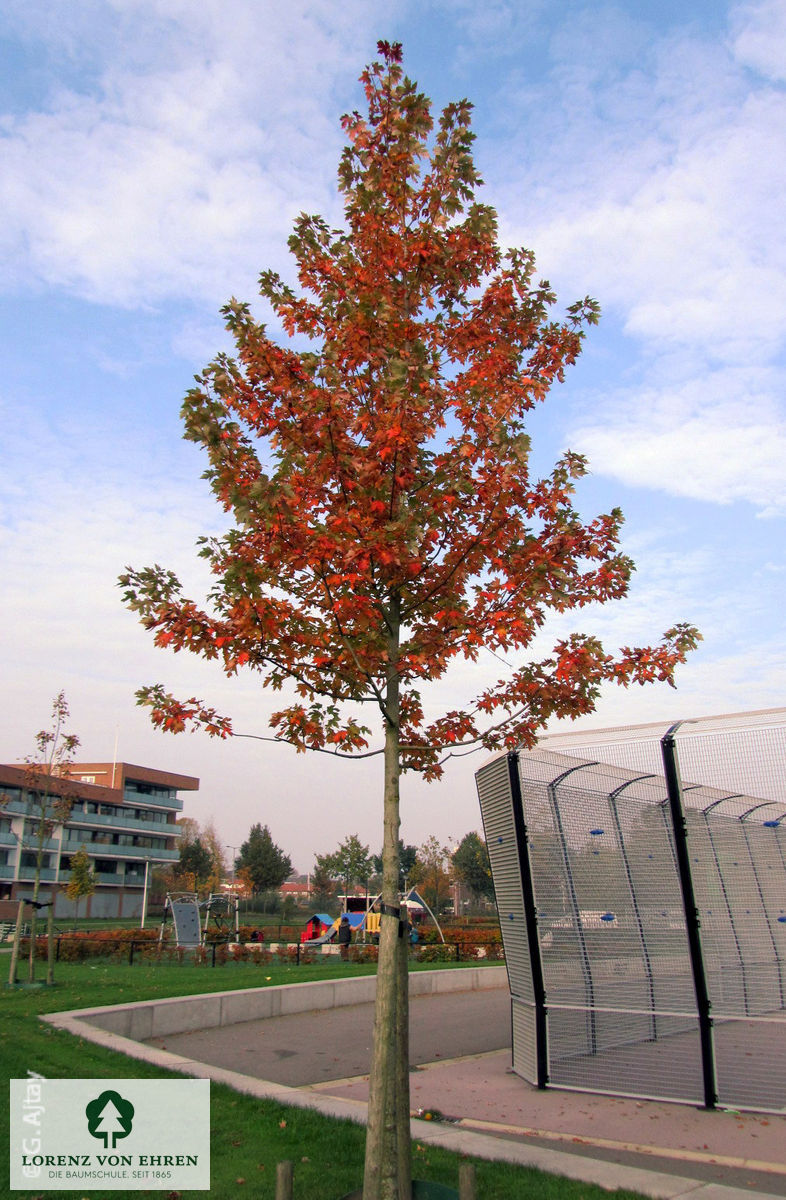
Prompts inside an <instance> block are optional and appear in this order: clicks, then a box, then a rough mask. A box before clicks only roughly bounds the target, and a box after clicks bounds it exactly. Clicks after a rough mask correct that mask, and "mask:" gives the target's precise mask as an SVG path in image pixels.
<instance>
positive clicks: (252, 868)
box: [236, 824, 292, 895]
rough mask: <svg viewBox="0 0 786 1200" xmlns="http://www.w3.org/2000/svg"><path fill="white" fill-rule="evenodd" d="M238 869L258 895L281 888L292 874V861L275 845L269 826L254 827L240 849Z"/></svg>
mask: <svg viewBox="0 0 786 1200" xmlns="http://www.w3.org/2000/svg"><path fill="white" fill-rule="evenodd" d="M236 867H237V869H238V870H243V871H245V872H246V873H247V877H248V878H249V879H250V880H251V885H252V888H253V891H254V894H255V895H256V894H257V893H258V892H270V891H273V890H274V889H276V888H280V887H281V884H282V883H283V882H284V880H285V879H286V878H287V877H288V876H289V875H291V874H292V860H291V858H290V857H289V855H288V854H284V852H283V850H281V849H280V847H279V846H277V845H276V844H275V842H274V841H273V838H272V837H271V836H270V830H269V829H268V827H267V825H264V826H263V825H259V824H257V825H252V826H251V829H250V830H249V834H248V837H247V838H246V840H245V841H244V842H243V844H242V846H241V847H240V854H239V855H238V858H237V862H236Z"/></svg>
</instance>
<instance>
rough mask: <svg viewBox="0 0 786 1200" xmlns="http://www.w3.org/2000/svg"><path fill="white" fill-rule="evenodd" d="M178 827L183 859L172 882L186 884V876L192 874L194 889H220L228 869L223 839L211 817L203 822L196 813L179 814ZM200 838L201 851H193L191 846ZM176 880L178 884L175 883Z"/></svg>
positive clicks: (211, 890)
mask: <svg viewBox="0 0 786 1200" xmlns="http://www.w3.org/2000/svg"><path fill="white" fill-rule="evenodd" d="M177 827H178V829H179V830H180V838H179V841H178V848H179V850H180V861H179V863H178V865H177V867H176V869H175V871H174V872H173V873H172V879H173V886H180V887H183V886H186V884H185V883H184V882H183V879H184V877H187V876H193V879H191V880H190V881H189V883H188V886H190V885H191V883H193V890H194V891H199V890H200V888H202V889H203V890H204V891H205V892H217V891H218V890H219V889H220V887H221V881H222V879H223V878H224V876H225V875H226V873H227V864H226V856H225V854H224V847H223V843H222V842H221V839H220V838H219V835H218V833H217V832H216V828H215V825H214V824H213V822H212V821H207V822H206V823H205V824H204V825H200V823H199V821H196V820H195V819H194V818H193V817H180V819H179V820H178V822H177ZM197 841H198V842H199V851H193V850H192V849H191V848H192V846H193V845H194V843H195V842H197ZM175 880H178V881H179V884H177V885H176V884H175V882H174V881H175Z"/></svg>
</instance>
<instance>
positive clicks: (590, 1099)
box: [149, 989, 786, 1200]
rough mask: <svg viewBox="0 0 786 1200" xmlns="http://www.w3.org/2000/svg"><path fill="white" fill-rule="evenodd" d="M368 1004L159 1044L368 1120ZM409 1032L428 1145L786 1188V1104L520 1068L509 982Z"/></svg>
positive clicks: (728, 1186)
mask: <svg viewBox="0 0 786 1200" xmlns="http://www.w3.org/2000/svg"><path fill="white" fill-rule="evenodd" d="M372 1016H373V1014H372V1005H370V1004H359V1005H352V1006H350V1007H345V1008H337V1009H331V1010H325V1011H321V1012H316V1013H314V1012H309V1013H299V1014H293V1015H290V1016H286V1017H276V1018H268V1019H266V1020H264V1021H244V1022H242V1023H240V1024H235V1025H229V1026H225V1027H223V1028H216V1029H207V1030H198V1031H195V1032H190V1033H181V1034H177V1035H174V1036H170V1037H166V1038H160V1039H155V1040H154V1041H153V1042H151V1043H150V1044H149V1047H150V1050H153V1049H154V1048H157V1049H158V1050H159V1051H160V1052H162V1056H163V1058H165V1059H166V1060H167V1063H166V1065H169V1066H171V1065H172V1058H173V1057H174V1056H175V1055H177V1056H179V1057H180V1060H181V1061H182V1060H187V1061H188V1064H189V1065H188V1067H187V1068H182V1067H181V1069H188V1070H189V1071H190V1073H194V1074H196V1073H200V1074H209V1075H211V1076H213V1077H218V1076H220V1077H221V1078H222V1080H223V1081H224V1082H232V1079H236V1080H238V1081H240V1080H242V1090H244V1091H247V1090H253V1091H256V1089H255V1088H254V1087H253V1086H252V1085H253V1083H254V1080H260V1081H265V1082H264V1083H263V1084H262V1085H261V1086H262V1087H263V1088H269V1087H270V1086H271V1085H273V1086H276V1088H277V1090H279V1088H281V1087H282V1085H283V1087H285V1088H287V1089H295V1091H294V1092H293V1093H292V1095H293V1099H294V1097H295V1096H299V1097H300V1099H299V1100H298V1101H295V1102H296V1103H305V1104H309V1105H313V1106H315V1107H319V1108H320V1109H322V1110H323V1111H333V1112H336V1111H337V1110H336V1109H335V1108H334V1107H333V1106H336V1105H337V1106H340V1111H341V1115H347V1109H348V1107H350V1106H351V1107H350V1111H352V1110H354V1111H355V1112H356V1119H363V1116H364V1109H365V1103H366V1101H367V1096H368V1078H367V1074H366V1072H367V1070H368V1062H369V1050H370V1045H371V1025H372ZM411 1044H412V1045H411V1050H412V1053H411V1061H412V1062H413V1064H415V1065H414V1068H413V1072H412V1076H411V1101H412V1109H413V1116H414V1117H415V1119H414V1120H413V1136H414V1137H415V1138H416V1139H417V1140H418V1142H420V1143H421V1144H424V1143H426V1142H434V1143H439V1144H440V1145H444V1146H447V1147H448V1148H451V1149H455V1150H459V1151H460V1152H462V1153H467V1154H479V1155H481V1156H482V1157H486V1158H505V1159H509V1160H512V1161H515V1162H519V1163H524V1164H530V1165H533V1166H538V1167H541V1168H542V1169H543V1170H547V1171H552V1172H554V1173H556V1174H563V1175H569V1176H571V1177H573V1178H579V1179H582V1180H585V1181H587V1182H596V1183H600V1184H601V1185H602V1186H604V1187H612V1188H618V1187H627V1188H630V1189H632V1190H635V1191H639V1192H643V1193H644V1194H646V1195H649V1196H653V1197H663V1198H676V1197H678V1196H687V1195H690V1196H691V1197H692V1198H693V1200H722V1198H723V1200H733V1197H734V1196H736V1197H737V1198H739V1197H740V1196H743V1195H746V1194H747V1195H748V1197H750V1193H751V1192H754V1193H759V1194H762V1195H768V1196H786V1116H780V1115H763V1114H754V1113H745V1114H739V1113H733V1112H721V1111H719V1112H708V1111H706V1110H704V1109H699V1108H693V1107H690V1106H688V1105H680V1104H667V1103H658V1102H654V1101H642V1100H633V1099H622V1098H619V1097H611V1096H599V1095H592V1094H589V1093H580V1092H568V1091H557V1090H550V1089H549V1090H547V1091H538V1090H537V1089H536V1088H533V1087H532V1086H531V1085H529V1084H528V1083H526V1082H525V1081H524V1080H523V1079H521V1078H520V1077H519V1076H517V1075H514V1074H513V1073H512V1072H511V1071H510V1069H509V1068H510V1050H509V1048H508V1047H509V1045H510V1000H509V995H508V992H507V989H497V990H495V991H493V992H486V993H468V992H458V993H452V994H450V995H442V996H422V997H413V999H412V1002H411ZM205 1064H208V1066H205ZM339 1075H340V1076H341V1077H340V1078H338V1077H337V1076H339ZM237 1085H238V1084H234V1083H233V1086H237ZM280 1098H281V1099H283V1097H280ZM426 1115H428V1117H430V1118H432V1119H429V1120H427V1119H422V1118H424V1117H425V1116H426ZM440 1118H445V1119H444V1120H443V1119H440Z"/></svg>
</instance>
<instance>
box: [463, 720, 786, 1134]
mask: <svg viewBox="0 0 786 1200" xmlns="http://www.w3.org/2000/svg"><path fill="white" fill-rule="evenodd" d="M694 724H698V723H694ZM677 728H678V727H677V726H674V727H672V728H671V729H670V730H668V732H667V733H666V734H665V736H664V737H663V738H662V739H661V740H660V744H658V743H657V742H656V743H655V746H654V748H653V747H652V746H650V747H649V749H648V748H647V747H643V746H642V745H641V744H640V743H639V744H636V745H634V739H633V737H632V736H629V737H628V740H627V741H625V740H624V739H620V741H619V743H615V744H613V745H612V744H603V742H602V741H601V742H600V743H599V744H598V743H590V744H588V743H587V742H585V743H584V745H583V747H566V748H564V749H563V747H562V746H561V747H560V750H561V751H562V752H560V753H558V752H555V751H554V750H551V749H550V748H540V747H539V748H538V749H536V750H533V751H518V752H512V753H510V754H501V755H498V756H497V757H495V758H494V759H492V760H491V761H490V762H489V763H487V764H485V765H484V766H483V767H482V768H481V769H480V770H479V771H478V773H477V776H476V779H477V787H478V795H479V798H480V807H481V812H482V815H483V825H484V830H485V835H486V841H487V844H488V849H489V857H490V860H491V869H492V874H493V877H494V886H495V890H496V897H497V906H498V910H499V917H500V925H501V928H502V938H503V943H504V947H505V958H506V963H507V967H508V976H509V981H510V989H511V1004H512V1025H513V1069H514V1071H515V1072H516V1073H517V1074H519V1075H522V1076H523V1077H524V1078H525V1079H528V1080H529V1081H530V1082H532V1083H535V1084H537V1085H538V1086H539V1087H547V1086H557V1087H565V1088H571V1089H575V1090H585V1091H597V1092H607V1093H610V1094H616V1095H630V1096H641V1097H646V1098H655V1099H668V1100H683V1101H688V1102H692V1103H696V1102H698V1103H703V1104H704V1106H705V1107H709V1108H712V1107H715V1106H717V1105H722V1106H726V1107H732V1108H735V1109H741V1108H751V1109H755V1110H759V1111H762V1110H763V1111H782V1110H783V1109H784V1106H786V1003H785V1001H786V794H784V788H783V780H784V775H785V774H786V772H784V769H783V766H784V760H785V759H786V736H785V735H786V722H783V721H782V722H781V724H780V725H779V726H777V723H772V724H771V725H769V726H767V727H766V728H761V727H760V728H758V729H756V730H754V731H752V733H751V734H750V736H748V733H747V732H746V731H745V730H743V731H742V733H741V734H740V737H739V738H737V740H736V742H734V744H733V745H732V746H731V749H732V753H729V752H728V749H727V751H726V756H725V757H724V754H723V751H724V746H726V747H728V745H729V743H730V742H731V740H732V739H731V735H730V731H729V730H728V728H726V729H721V730H716V729H714V728H712V729H711V730H710V731H709V732H704V733H703V734H702V730H701V729H690V730H688V731H687V732H685V733H683V734H681V735H680V738H679V739H677V737H676V733H677ZM776 733H777V736H776ZM753 734H755V736H753ZM743 735H745V736H743ZM765 735H766V736H765ZM702 736H703V737H704V742H702V741H701V738H702ZM746 738H747V743H746ZM721 739H723V740H721ZM678 741H679V743H680V745H679V758H680V759H682V761H683V765H685V764H688V765H689V766H688V769H690V771H691V774H692V775H693V777H694V778H696V777H701V776H700V775H699V772H701V775H703V776H704V777H705V778H707V777H709V778H710V779H711V780H713V782H714V783H715V784H716V786H708V785H706V784H699V783H687V782H685V783H683V782H682V772H681V769H680V761H679V760H678V754H677V750H678ZM683 743H684V744H683ZM546 744H547V743H546ZM653 749H654V750H655V751H657V752H659V754H660V755H662V758H661V761H660V763H658V761H657V757H658V754H656V753H652V752H651V751H653ZM645 750H646V751H647V753H646V754H645V753H644V751H645ZM634 751H635V754H634ZM636 758H638V760H639V761H638V762H637V763H636V762H635V761H634V760H635V759H636ZM626 759H627V762H628V764H629V766H621V765H620V761H621V760H622V761H625V760H626ZM630 765H633V769H630ZM658 767H660V769H658ZM724 773H728V777H729V778H730V779H731V786H729V787H726V788H722V787H720V786H717V784H718V782H719V780H720V777H721V775H722V774H724ZM748 781H753V782H754V783H755V784H756V786H757V788H758V789H759V795H758V796H756V795H751V794H746V791H745V789H744V787H741V786H740V783H741V782H742V783H743V784H744V783H745V782H748Z"/></svg>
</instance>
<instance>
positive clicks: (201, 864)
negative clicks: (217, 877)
mask: <svg viewBox="0 0 786 1200" xmlns="http://www.w3.org/2000/svg"><path fill="white" fill-rule="evenodd" d="M212 872H213V859H212V857H211V854H210V851H209V850H208V849H207V847H206V846H203V845H202V838H201V837H195V838H194V840H193V841H190V842H186V844H185V845H182V844H181V846H180V858H179V860H178V866H177V878H178V883H179V885H180V886H182V887H184V888H188V890H189V891H194V892H206V891H208V890H212V889H209V880H210V876H211V874H212Z"/></svg>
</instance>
